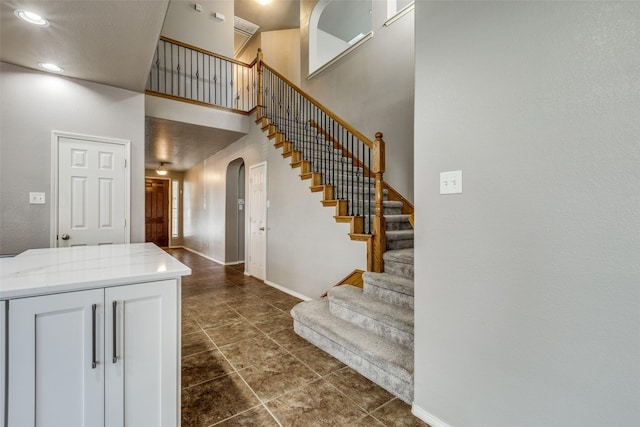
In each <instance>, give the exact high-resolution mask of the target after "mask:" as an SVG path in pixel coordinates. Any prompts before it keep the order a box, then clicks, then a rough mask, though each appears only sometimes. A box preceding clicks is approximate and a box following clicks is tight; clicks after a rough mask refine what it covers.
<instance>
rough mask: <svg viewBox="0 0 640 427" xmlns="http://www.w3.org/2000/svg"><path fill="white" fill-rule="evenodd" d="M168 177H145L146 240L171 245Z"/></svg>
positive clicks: (161, 244)
mask: <svg viewBox="0 0 640 427" xmlns="http://www.w3.org/2000/svg"><path fill="white" fill-rule="evenodd" d="M170 185H171V180H169V179H166V178H145V179H144V199H145V200H144V211H145V218H144V226H145V242H151V243H155V244H156V245H158V246H160V247H162V248H164V247H167V246H169V194H170V192H169V186H170Z"/></svg>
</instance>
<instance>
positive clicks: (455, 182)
mask: <svg viewBox="0 0 640 427" xmlns="http://www.w3.org/2000/svg"><path fill="white" fill-rule="evenodd" d="M460 193H462V171H450V172H440V194H460Z"/></svg>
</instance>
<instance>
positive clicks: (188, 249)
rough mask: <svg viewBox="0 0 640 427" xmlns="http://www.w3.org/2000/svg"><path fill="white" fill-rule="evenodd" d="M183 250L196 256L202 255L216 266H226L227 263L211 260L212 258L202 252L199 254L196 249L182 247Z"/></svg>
mask: <svg viewBox="0 0 640 427" xmlns="http://www.w3.org/2000/svg"><path fill="white" fill-rule="evenodd" d="M182 249H184V250H186V251H189V252H193V253H194V254H196V255H200V256H201V257H202V258H206V259H208V260H209V261H213V262H215V263H216V264H220V265H225V263H224V262H222V261H220V260H217V259H215V258H211V257H210V256H208V255H205V254H203V253H202V252H198V251H196V250H195V249H191V248H188V247H186V246H182Z"/></svg>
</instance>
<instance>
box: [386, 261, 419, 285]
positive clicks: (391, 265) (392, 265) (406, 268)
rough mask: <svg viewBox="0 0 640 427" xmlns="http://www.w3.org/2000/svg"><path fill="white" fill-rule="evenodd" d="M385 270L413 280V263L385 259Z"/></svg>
mask: <svg viewBox="0 0 640 427" xmlns="http://www.w3.org/2000/svg"><path fill="white" fill-rule="evenodd" d="M384 271H385V273H390V274H395V275H396V276H401V277H405V278H407V279H412V280H413V264H405V263H401V262H395V261H387V260H385V262H384Z"/></svg>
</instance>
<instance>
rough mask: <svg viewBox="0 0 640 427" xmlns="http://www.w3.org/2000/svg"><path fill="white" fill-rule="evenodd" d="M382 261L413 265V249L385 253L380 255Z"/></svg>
mask: <svg viewBox="0 0 640 427" xmlns="http://www.w3.org/2000/svg"><path fill="white" fill-rule="evenodd" d="M382 259H383V260H384V261H392V262H398V263H402V264H413V263H414V262H413V248H407V249H394V250H390V251H386V252H385V253H384V254H383V255H382Z"/></svg>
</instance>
